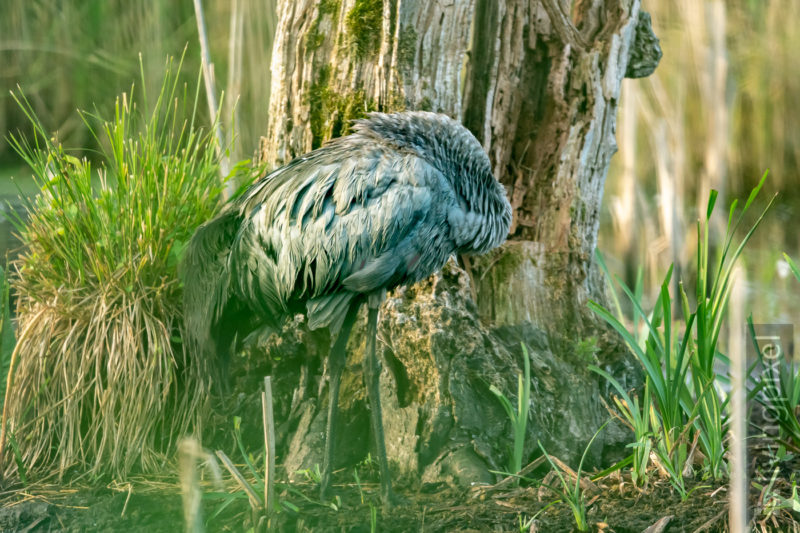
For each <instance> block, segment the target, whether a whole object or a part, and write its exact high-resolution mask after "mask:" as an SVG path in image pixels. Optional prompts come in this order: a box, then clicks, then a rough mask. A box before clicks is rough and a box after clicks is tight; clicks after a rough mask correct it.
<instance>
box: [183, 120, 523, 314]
mask: <svg viewBox="0 0 800 533" xmlns="http://www.w3.org/2000/svg"><path fill="white" fill-rule="evenodd" d="M354 129H355V133H353V134H352V135H349V136H347V137H342V138H339V139H335V140H334V141H331V142H330V143H328V144H327V145H325V146H324V147H322V148H320V149H317V150H315V151H313V152H310V153H308V154H306V155H304V156H301V157H299V158H297V159H295V160H293V161H292V162H291V163H289V164H288V165H286V166H284V167H281V168H279V169H277V170H276V171H274V172H273V173H271V174H270V175H268V176H266V177H264V178H262V179H261V180H259V181H258V182H256V183H255V184H254V185H252V186H251V187H250V189H248V190H247V191H246V192H245V193H244V194H243V195H242V196H241V197H240V198H238V199H237V200H236V201H234V202H233V203H232V204H231V205H229V206H228V208H227V209H226V210H225V211H224V212H223V213H222V214H221V215H220V216H219V217H217V218H216V219H214V220H212V221H211V222H209V223H207V224H205V225H203V226H201V228H199V229H198V233H197V234H196V235H195V237H194V238H193V239H192V242H191V243H190V249H189V252H188V253H187V258H186V266H185V270H186V271H187V278H186V279H187V281H185V283H187V287H186V290H187V291H189V292H190V294H187V298H186V304H187V306H189V307H193V308H199V310H195V309H191V310H190V311H187V324H189V325H192V326H202V325H206V326H207V327H213V321H214V320H217V319H218V318H219V316H220V315H221V313H222V312H223V309H222V308H224V307H225V306H227V305H231V302H233V301H235V302H237V303H238V304H241V305H242V306H243V308H246V309H249V310H250V312H251V313H252V314H253V315H256V316H258V317H259V318H260V319H261V320H263V321H266V322H268V323H269V322H272V323H275V322H276V321H277V320H278V318H280V317H284V316H286V315H287V314H290V313H293V312H306V313H307V314H308V317H309V323H310V325H311V327H323V326H333V327H334V328H335V327H337V325H338V322H339V321H340V320H341V317H343V316H344V314H345V311H346V309H347V307H348V306H349V304H350V303H351V302H352V301H353V298H361V297H363V296H366V295H369V294H372V293H377V292H378V291H384V290H386V289H390V288H392V287H395V286H397V285H401V284H407V283H412V282H415V281H418V280H420V279H423V278H426V277H428V276H429V275H431V274H432V273H434V272H435V271H437V270H438V269H440V268H441V267H442V266H443V265H444V263H445V262H446V261H447V259H448V258H449V257H450V256H451V255H452V254H454V253H481V252H484V251H486V250H488V249H489V248H492V247H494V246H497V245H498V244H500V243H501V242H502V241H503V240H504V239H505V237H506V234H507V233H508V228H509V225H510V221H511V207H510V205H509V203H508V200H507V199H506V195H505V190H504V189H503V187H502V186H501V185H500V184H499V183H498V182H497V180H495V178H494V177H493V176H492V173H491V168H490V164H489V160H488V157H487V156H486V154H485V153H484V151H483V150H482V148H481V147H480V144H479V143H478V141H477V140H476V139H475V138H474V137H473V136H472V134H470V133H469V131H468V130H466V128H464V127H463V126H461V125H460V124H458V123H457V122H455V121H453V120H451V119H449V118H447V117H445V116H443V115H437V114H433V113H420V112H410V113H397V114H393V115H385V114H381V113H373V114H371V115H370V117H369V118H367V119H364V120H359V121H356V123H355V127H354ZM191 279H195V280H199V281H197V282H196V283H197V286H196V287H189V286H188V283H189V282H190V281H189V280H191ZM209 317H211V319H210V320H209Z"/></svg>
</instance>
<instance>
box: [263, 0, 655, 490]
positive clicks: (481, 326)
mask: <svg viewBox="0 0 800 533" xmlns="http://www.w3.org/2000/svg"><path fill="white" fill-rule="evenodd" d="M564 4H565V2H562V1H561V0H455V1H450V2H441V1H437V2H421V1H418V0H416V1H415V0H411V1H409V0H299V1H297V2H289V1H281V2H279V5H278V20H279V22H278V29H277V33H276V41H275V46H274V50H273V56H272V76H273V78H272V80H273V81H272V92H271V99H270V106H269V117H270V121H269V126H268V129H267V135H266V137H265V138H264V139H263V143H262V154H261V155H262V158H263V159H264V160H266V161H268V162H269V163H270V164H273V165H280V164H283V163H286V162H288V161H289V160H291V159H292V158H293V157H295V156H297V155H300V154H302V153H305V152H307V151H309V150H311V149H313V148H316V147H318V146H320V145H321V144H322V143H323V142H324V141H326V140H327V139H329V138H331V137H335V136H338V135H342V134H345V133H347V131H348V128H349V121H350V120H351V119H353V118H357V117H360V116H363V115H364V114H365V113H366V112H368V111H373V110H376V111H395V110H402V109H423V110H432V111H437V112H442V113H446V114H448V115H450V116H452V117H455V118H457V119H459V120H461V121H462V122H463V123H464V124H465V125H466V126H467V127H468V128H469V129H470V130H471V131H472V132H473V133H474V134H475V136H476V137H477V138H478V139H479V140H480V142H481V143H482V144H483V146H484V148H485V149H486V151H487V153H488V154H489V157H490V160H491V162H492V165H493V168H494V172H495V175H496V176H497V177H498V178H499V179H500V181H501V182H502V183H503V184H504V185H505V186H506V189H507V191H508V194H509V198H510V200H511V203H512V206H513V208H514V220H513V222H512V228H511V235H510V242H509V243H507V244H506V245H505V246H503V247H502V248H500V249H498V250H496V251H495V252H493V253H492V254H489V255H488V256H485V257H482V258H470V259H468V260H466V261H465V262H464V263H463V264H464V266H465V267H466V273H468V274H469V277H467V274H466V273H465V271H464V270H461V269H460V268H459V267H458V266H456V265H455V264H451V265H449V266H448V267H447V268H446V271H445V273H443V274H440V275H436V276H434V277H433V278H432V279H431V280H429V281H428V282H425V283H420V284H418V285H417V286H415V287H412V288H409V289H407V290H400V291H396V293H395V294H394V295H391V296H390V298H389V301H388V303H387V305H386V306H384V309H383V319H382V330H381V334H382V336H383V338H384V343H383V348H384V349H383V355H384V358H385V359H386V361H387V365H386V366H387V370H388V371H387V372H384V376H383V388H384V389H385V391H384V392H385V394H383V395H382V396H384V401H385V402H386V403H385V405H386V407H385V413H386V415H385V416H386V419H387V422H386V425H387V446H388V448H389V454H390V460H392V459H393V460H394V463H393V464H394V466H395V468H400V469H401V470H403V471H404V472H406V473H408V474H413V475H415V476H417V475H419V476H422V478H423V479H436V478H438V477H441V476H443V475H446V474H447V473H448V472H449V473H450V474H452V475H453V476H454V477H456V478H459V479H464V480H466V479H471V480H473V481H474V480H476V479H488V478H489V477H490V476H488V475H487V473H486V467H487V466H489V467H492V468H498V467H499V468H501V469H502V468H504V465H503V464H502V458H503V457H504V456H505V454H506V452H507V450H506V447H507V446H508V444H509V442H508V436H509V435H510V430H509V427H508V423H507V420H506V416H505V413H504V412H503V410H502V407H501V406H500V404H499V402H497V400H496V399H495V398H494V397H493V395H492V394H491V393H490V392H489V388H488V386H489V385H490V384H495V385H497V386H498V387H499V388H500V389H501V390H503V391H504V392H505V393H506V394H507V395H508V396H510V397H514V396H515V395H516V372H517V371H518V369H519V368H520V367H521V365H520V364H519V361H520V357H521V352H520V351H519V341H520V340H524V341H526V343H528V344H529V345H530V346H531V347H532V348H533V350H532V352H531V358H532V362H533V367H532V368H533V376H532V384H533V392H532V398H533V402H532V404H533V405H532V414H531V422H532V423H531V424H530V425H529V431H528V435H529V437H531V438H529V439H528V448H527V449H528V450H531V449H532V447H535V442H536V440H537V439H540V440H542V442H543V443H545V445H546V446H550V447H552V449H551V450H550V451H552V452H553V453H555V454H556V455H558V456H560V457H562V458H564V459H567V460H570V459H574V458H576V457H579V456H580V453H581V452H582V446H583V444H585V443H586V442H587V441H588V440H589V438H590V437H591V435H592V434H593V433H594V431H595V430H596V429H597V427H598V426H599V424H600V422H601V421H602V420H603V419H604V418H606V416H607V414H606V413H605V411H604V409H603V408H602V406H601V405H600V394H599V389H598V387H599V385H598V383H597V381H596V380H595V379H594V378H593V377H592V376H589V375H587V372H586V370H585V366H586V363H587V360H594V357H595V354H594V352H595V346H594V340H592V338H591V337H592V336H593V335H597V331H598V330H597V329H596V328H595V325H596V324H595V321H594V320H593V319H592V317H591V316H589V315H588V312H587V310H586V303H587V301H588V299H589V298H590V297H591V298H601V299H602V287H603V284H602V283H601V278H600V277H599V276H598V275H597V272H596V269H595V267H594V264H593V254H594V249H595V245H596V240H597V230H598V221H599V210H600V203H601V199H602V193H603V185H604V181H605V177H606V173H607V170H608V166H609V161H610V158H611V156H612V155H613V154H614V152H615V151H616V143H615V139H614V134H615V126H616V113H617V105H618V99H619V91H620V84H621V82H622V79H623V77H625V75H626V74H627V75H628V76H637V77H638V76H646V75H648V74H649V73H650V72H652V70H653V69H654V68H655V66H656V64H657V62H658V58H659V57H660V50H659V49H658V44H657V40H656V39H655V37H654V36H653V34H652V30H651V29H650V19H649V16H648V15H647V14H646V13H644V12H642V11H641V10H640V0H611V1H608V2H598V1H596V0H595V1H592V0H579V1H578V2H574V7H573V13H572V14H571V15H569V14H568V13H567V11H566V8H565V6H564ZM470 280H471V281H470ZM473 300H474V302H473ZM475 303H477V306H476V305H475ZM478 316H479V317H480V320H478V319H477V318H478ZM542 331H543V332H546V333H547V334H546V335H544V334H542V333H540V332H542ZM358 338H359V336H358V335H354V342H353V343H351V348H354V349H356V352H357V351H358V350H357V347H358V344H357V341H358ZM273 348H274V349H275V350H277V349H278V348H275V347H274V346H273ZM553 352H556V354H555V356H554V355H553ZM270 353H272V354H274V353H276V352H274V351H273V352H270ZM600 357H601V359H602V357H603V356H602V354H601V355H600ZM601 362H604V361H601ZM350 364H351V365H354V364H355V361H351V362H350ZM353 368H354V374H356V373H357V370H355V368H356V367H355V366H353ZM294 383H295V384H296V383H297V379H296V378H295V381H294ZM303 383H305V385H301V386H300V387H299V389H298V390H300V391H301V394H299V395H298V393H297V392H296V391H295V392H294V393H293V394H294V402H293V403H292V402H289V403H292V408H291V413H290V412H289V408H288V407H287V412H286V413H284V414H285V415H286V416H289V417H290V418H291V417H292V416H294V417H295V419H296V420H298V421H297V422H295V423H288V425H287V428H288V429H287V433H292V432H294V437H293V442H295V443H297V445H291V444H287V447H286V454H287V455H286V456H285V465H286V467H287V469H289V470H290V473H291V471H292V469H293V468H300V467H302V466H303V465H306V466H308V465H311V464H313V462H314V460H315V454H318V453H319V452H318V451H314V450H315V449H318V450H321V446H315V445H314V444H313V439H312V440H310V439H311V437H312V436H313V435H318V431H316V430H314V429H313V428H315V427H316V428H320V427H322V426H321V424H322V423H323V422H324V415H323V414H322V413H323V412H324V411H321V410H317V408H316V407H311V405H312V403H313V404H314V405H316V400H315V399H313V401H312V398H311V396H316V392H315V393H314V395H311V394H308V395H307V396H308V398H309V399H308V404H307V406H306V408H305V411H304V410H303V408H300V407H298V405H299V404H301V403H302V402H303V401H305V400H304V399H303V398H305V397H306V395H305V393H302V390H310V388H311V387H310V386H309V385H308V380H306V381H304V382H303ZM304 387H305V389H304ZM360 390H361V389H360V385H359V384H358V383H357V380H354V385H353V387H352V389H351V391H350V393H348V392H347V391H346V390H343V393H342V394H343V397H344V398H345V400H343V403H346V402H348V401H349V400H347V398H355V400H353V402H355V403H358V402H359V401H360V402H361V404H362V407H361V408H362V409H363V400H358V398H361V397H363V393H361V392H360ZM318 391H321V387H319V388H318V390H317V392H318ZM348 394H352V396H349V395H348ZM298 398H300V399H299V400H298ZM355 403H354V405H355ZM287 405H288V403H287ZM352 412H353V417H354V418H353V420H356V419H357V418H358V417H359V416H360V415H359V414H358V412H359V409H354V410H353V411H352ZM301 413H304V414H301ZM365 420H366V417H365ZM354 423H355V422H354ZM298 424H299V425H298ZM365 427H366V424H365ZM365 431H366V430H365ZM351 435H352V434H351ZM287 439H288V440H287V442H288V441H289V440H292V437H288V436H287ZM301 443H302V445H301ZM350 445H351V447H352V441H351V442H350ZM556 447H557V448H561V449H556ZM362 448H363V447H362ZM338 449H339V450H341V449H342V446H341V445H340V446H339V447H338ZM354 453H355V454H356V455H357V454H358V452H357V451H356V452H354ZM598 453H599V451H597V452H596V453H595V457H597V454H598ZM317 457H318V455H317ZM316 461H317V462H319V460H318V459H316Z"/></svg>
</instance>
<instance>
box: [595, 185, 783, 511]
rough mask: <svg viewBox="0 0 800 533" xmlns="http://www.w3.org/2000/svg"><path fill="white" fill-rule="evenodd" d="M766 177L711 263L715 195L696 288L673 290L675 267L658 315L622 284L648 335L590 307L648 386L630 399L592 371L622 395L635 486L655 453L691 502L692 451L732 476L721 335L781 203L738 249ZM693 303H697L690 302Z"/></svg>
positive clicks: (702, 226) (732, 220) (712, 470)
mask: <svg viewBox="0 0 800 533" xmlns="http://www.w3.org/2000/svg"><path fill="white" fill-rule="evenodd" d="M766 177H767V175H766V174H764V176H763V177H762V179H761V181H760V182H759V183H758V185H757V186H756V187H755V189H753V191H752V192H751V193H750V196H749V197H748V199H747V202H746V203H745V205H744V208H743V209H742V210H741V212H739V213H738V216H737V206H738V201H736V200H734V201H733V203H732V205H731V207H730V211H729V213H728V222H727V230H726V234H725V237H724V239H723V241H722V245H721V247H720V249H719V252H718V255H717V260H716V261H714V262H712V261H711V260H710V258H709V256H710V244H709V220H710V218H711V216H712V213H713V211H714V206H715V203H716V198H717V194H716V192H715V191H712V193H711V195H710V198H709V201H708V204H707V207H706V213H705V217H704V219H703V220H700V221H698V223H697V235H698V243H699V246H698V253H697V257H696V268H697V272H698V277H697V280H696V282H695V287H694V290H692V291H687V290H686V289H685V286H684V284H683V282H680V283H679V284H678V286H677V289H676V288H673V280H672V269H671V268H670V269H669V271H668V273H667V275H666V276H665V278H664V281H663V282H662V284H661V290H660V293H659V296H658V298H657V300H656V303H655V307H654V309H653V311H652V312H651V313H646V312H645V311H644V309H643V308H642V303H641V297H640V296H639V295H638V294H637V293H636V292H634V291H632V290H631V289H630V288H628V287H627V286H626V285H625V284H624V283H622V282H621V281H619V280H617V281H618V283H619V285H620V287H621V289H622V291H623V292H624V293H625V295H626V297H627V298H628V299H629V300H630V302H631V304H632V306H633V309H634V310H635V317H634V322H636V321H637V320H638V317H641V318H642V320H643V322H644V331H643V333H644V334H643V335H642V336H641V337H638V338H637V333H638V332H637V331H636V330H631V329H630V328H629V327H628V326H627V325H626V322H627V321H626V320H625V317H624V316H621V315H620V314H618V315H617V316H615V315H614V314H613V313H612V312H611V311H609V310H608V309H606V308H605V307H603V306H602V305H600V304H598V303H596V302H591V303H590V308H591V309H592V311H594V312H595V313H597V315H598V316H600V318H602V319H603V320H605V321H606V322H607V323H608V324H609V325H611V327H613V328H614V329H615V330H616V331H617V332H618V333H619V334H620V335H621V336H622V338H623V340H624V342H625V344H626V345H627V346H628V347H629V348H630V350H631V351H632V352H633V354H634V355H635V357H636V359H637V360H638V361H639V362H640V363H641V365H642V369H643V370H644V374H645V386H644V390H643V391H642V392H641V395H634V396H631V395H629V394H628V393H627V391H626V390H624V388H623V387H622V385H621V384H620V383H619V382H618V381H617V380H616V379H615V378H614V377H613V376H611V375H609V374H608V373H607V372H605V371H604V370H602V369H600V368H597V367H590V368H591V369H592V370H593V371H595V372H597V373H598V374H600V375H602V376H603V377H605V378H606V379H607V380H608V381H609V383H611V385H612V386H613V387H614V388H615V389H616V390H617V392H618V393H619V394H620V398H621V400H618V401H617V402H616V403H617V407H618V408H619V410H620V411H621V413H622V415H623V419H624V420H626V421H627V422H628V424H629V425H630V426H631V428H632V429H633V430H634V434H635V439H636V441H635V443H634V444H633V448H634V452H633V454H632V461H633V468H634V475H633V478H634V480H635V481H636V482H641V481H644V480H646V478H647V465H648V462H649V457H650V453H649V452H650V451H652V452H654V454H655V456H656V457H657V463H658V466H659V467H661V468H662V469H663V470H664V471H666V472H667V473H668V477H669V480H670V482H671V483H672V485H673V487H674V488H675V489H676V490H677V491H678V492H679V493H680V494H681V496H682V497H683V498H686V497H687V496H688V492H687V491H686V486H685V483H684V477H686V476H690V475H691V473H692V472H693V459H694V456H693V451H694V450H695V449H696V448H698V447H699V449H700V450H701V451H702V457H703V468H704V470H705V471H706V472H707V473H708V474H709V475H710V476H712V477H713V478H715V479H718V478H721V477H723V476H724V475H726V474H727V464H726V462H725V453H726V448H725V444H724V440H725V436H726V433H727V422H728V415H727V413H726V407H727V402H728V398H727V395H726V393H725V392H724V390H723V388H722V387H721V383H722V382H723V381H724V380H725V377H724V375H720V372H722V373H723V374H724V372H725V369H726V368H727V366H728V359H727V357H726V356H725V355H724V354H722V353H721V352H720V347H719V335H720V332H721V331H722V328H723V323H724V320H725V316H726V314H725V313H726V307H727V303H728V297H729V295H730V291H731V275H732V272H733V267H734V265H735V263H736V261H737V259H738V258H739V257H740V255H741V254H742V251H743V250H744V247H745V245H746V244H747V242H748V241H749V240H750V238H751V237H752V235H753V232H754V231H755V230H756V228H757V227H758V226H759V224H760V223H761V221H762V220H763V218H764V215H765V214H766V212H767V211H768V210H769V208H770V206H771V205H772V202H773V201H774V197H773V198H772V200H770V201H769V203H768V204H767V206H766V207H765V208H764V209H763V211H761V213H760V214H759V215H758V217H757V218H756V220H755V222H753V224H752V226H750V228H749V230H748V231H747V232H746V234H745V236H744V237H743V238H742V239H741V240H740V241H739V242H738V243H737V244H736V245H735V246H734V239H735V235H736V233H737V230H739V228H740V226H741V225H742V222H743V221H744V220H745V217H746V215H747V213H748V212H749V210H750V208H751V206H752V204H753V202H754V201H755V199H756V197H757V196H758V193H759V191H760V190H761V188H762V186H763V184H764V181H765V180H766ZM690 298H691V299H690ZM616 307H617V309H618V312H619V313H621V306H619V305H618V304H617V306H616Z"/></svg>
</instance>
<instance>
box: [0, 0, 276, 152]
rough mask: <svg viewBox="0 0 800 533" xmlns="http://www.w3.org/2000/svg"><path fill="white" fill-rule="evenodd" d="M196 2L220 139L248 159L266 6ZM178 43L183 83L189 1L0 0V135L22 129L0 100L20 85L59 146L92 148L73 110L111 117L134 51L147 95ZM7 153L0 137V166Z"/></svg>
mask: <svg viewBox="0 0 800 533" xmlns="http://www.w3.org/2000/svg"><path fill="white" fill-rule="evenodd" d="M203 5H204V9H205V12H206V18H207V21H208V32H209V40H210V47H211V57H212V60H213V61H214V64H215V67H216V68H215V74H216V79H217V83H218V88H219V89H220V90H223V89H224V91H225V95H226V99H225V101H224V102H221V104H222V105H223V113H222V114H223V116H224V117H225V122H226V123H225V124H224V125H225V126H226V127H227V128H228V129H227V132H226V133H227V134H229V141H230V139H231V138H232V137H233V136H234V135H235V136H236V137H237V142H236V143H235V145H233V147H232V149H233V150H238V153H232V155H231V158H232V159H233V160H236V159H239V158H240V156H245V157H248V158H249V156H250V155H251V154H252V153H253V152H254V151H255V150H256V149H257V148H258V140H259V137H260V135H262V134H263V132H264V129H265V126H266V120H267V115H266V112H265V110H266V109H267V103H268V100H269V90H270V64H271V61H270V49H271V46H272V40H273V36H274V32H275V26H276V16H275V9H276V7H275V5H276V0H266V1H261V0H237V1H236V2H231V1H228V0H206V1H205V2H203ZM234 20H236V24H233V21H234ZM187 45H188V50H187V54H186V57H185V61H184V63H183V68H182V72H181V73H180V76H181V79H182V80H183V81H187V82H189V83H192V80H193V79H194V76H195V74H196V73H197V71H198V69H199V68H200V50H199V45H198V37H197V24H196V23H195V14H194V10H193V8H192V2H190V1H182V2H173V1H168V0H102V1H100V0H92V1H86V0H6V1H5V2H3V14H2V16H0V65H2V68H0V132H2V133H3V134H4V133H5V131H7V130H16V129H17V128H24V127H26V123H27V117H25V114H24V113H23V112H22V111H21V110H20V109H19V107H18V106H17V105H16V103H15V102H14V101H13V98H11V97H10V95H9V91H11V90H16V87H17V85H20V86H22V87H23V88H24V89H25V91H26V94H27V96H28V100H29V102H30V104H31V106H32V107H33V109H34V110H35V111H36V114H37V116H38V117H39V119H40V120H41V122H42V124H44V125H45V126H46V127H47V129H48V131H57V132H58V136H59V138H60V139H61V141H62V142H64V143H65V144H66V145H69V146H83V147H87V148H89V147H91V148H97V146H93V139H92V133H91V132H90V131H89V129H88V127H87V125H86V124H85V123H84V122H83V121H82V120H81V119H80V117H79V116H78V115H76V113H75V109H76V107H77V108H87V107H90V106H97V108H98V109H99V111H100V113H101V114H102V115H103V116H110V115H111V114H113V109H114V97H115V96H116V95H117V94H119V93H120V92H122V91H124V90H126V89H127V88H128V87H129V85H130V82H131V80H133V79H135V78H136V77H137V76H138V73H139V68H140V65H139V55H140V54H141V56H142V57H143V64H144V70H145V73H146V82H147V83H148V86H147V89H148V90H149V91H150V92H153V93H155V92H157V91H158V89H159V83H160V80H159V78H160V76H161V73H162V68H163V58H164V57H165V56H168V55H179V54H180V53H181V50H183V49H184V48H185V47H187ZM175 74H177V73H175ZM140 89H141V88H140ZM234 103H236V106H235V114H236V121H235V123H232V122H228V121H229V120H230V119H231V116H232V115H233V114H234V106H233V104H234ZM199 117H200V118H201V119H202V120H204V121H208V120H209V116H208V110H207V109H206V108H202V107H201V109H200V110H199ZM229 141H227V142H229ZM13 157H14V154H13V151H12V150H11V147H10V146H9V145H8V144H6V143H5V142H4V141H3V139H0V160H6V159H10V158H13ZM10 162H11V161H10ZM14 163H16V162H12V164H14Z"/></svg>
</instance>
